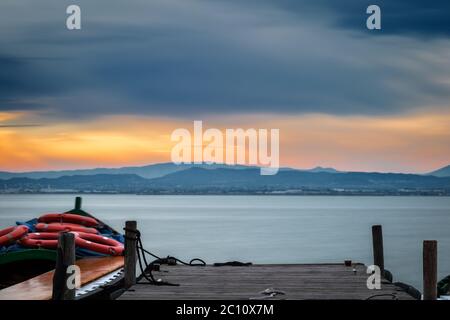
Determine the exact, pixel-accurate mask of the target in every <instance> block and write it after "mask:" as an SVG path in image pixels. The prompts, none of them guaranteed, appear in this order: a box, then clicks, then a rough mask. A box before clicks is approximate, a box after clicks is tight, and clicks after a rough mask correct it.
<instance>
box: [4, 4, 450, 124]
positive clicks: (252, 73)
mask: <svg viewBox="0 0 450 320" xmlns="http://www.w3.org/2000/svg"><path fill="white" fill-rule="evenodd" d="M394 2H395V5H394V4H393V3H394ZM30 3H32V2H30V1H20V0H17V1H15V2H7V4H3V3H2V4H0V39H1V40H0V43H2V45H1V46H0V110H20V109H22V110H24V109H34V110H41V111H42V112H46V113H47V114H52V113H53V114H55V115H59V116H62V117H70V118H73V117H84V116H92V115H99V114H113V113H114V114H123V113H134V114H158V115H169V116H181V117H192V116H194V115H196V116H197V115H206V114H210V113H236V112H286V113H302V112H324V113H333V114H386V113H398V112H404V111H409V110H411V109H413V108H420V107H423V106H428V105H431V106H441V105H446V104H447V101H448V99H449V98H450V90H449V81H448V75H449V74H450V73H449V71H450V64H449V62H448V58H449V47H450V45H449V41H448V39H447V38H446V36H447V35H448V34H447V32H448V22H447V21H449V19H443V16H442V15H443V14H445V13H443V12H441V11H439V10H437V9H438V8H439V9H441V10H442V11H446V12H449V10H446V8H447V9H448V7H449V5H448V4H447V3H446V2H443V1H439V0H438V1H436V2H433V7H434V9H433V7H432V8H431V9H430V7H429V8H428V9H427V10H421V9H423V8H421V5H420V4H419V2H418V1H408V2H406V1H403V0H401V1H386V3H384V2H378V3H377V4H379V5H380V6H381V7H382V15H383V16H382V19H383V20H382V21H383V22H382V23H383V25H382V26H383V31H382V34H385V35H391V36H392V35H395V36H394V37H390V36H388V37H378V36H374V35H375V34H376V33H375V34H374V33H368V32H367V31H366V30H365V18H366V14H365V8H366V7H367V5H368V4H371V3H366V2H365V1H356V0H352V1H331V0H330V1H325V0H319V1H308V2H305V1H300V0H299V1H293V0H292V1H289V0H276V1H275V0H273V1H269V0H258V1H256V0H248V1H237V0H236V1H235V0H229V1H219V0H207V1H206V0H184V1H174V0H164V1H163V0H153V1H148V2H147V1H139V0H132V1H129V2H127V4H126V5H124V3H123V2H122V1H115V0H111V1H96V2H92V1H79V2H78V3H79V5H80V6H81V8H82V14H83V21H82V30H81V31H68V30H66V29H65V28H64V26H65V25H64V18H65V14H64V13H65V6H66V5H68V4H69V3H64V2H61V3H58V5H55V4H54V3H53V2H52V1H49V0H43V1H42V3H41V6H38V7H37V8H36V10H35V11H33V16H26V18H24V17H23V15H26V14H25V13H24V11H23V8H24V6H25V4H28V5H30ZM421 3H422V2H421ZM394 16H395V17H396V18H395V19H394ZM20 17H22V19H18V18H20ZM432 17H433V18H432ZM439 17H441V18H442V19H438V18H439ZM412 20H414V21H416V22H421V23H422V24H420V23H419V24H417V23H415V24H411V21H412ZM426 21H428V22H429V23H428V24H426V23H424V22H426ZM433 21H434V22H433ZM406 22H408V23H406ZM404 23H406V24H405V26H403V25H404ZM438 24H440V27H439V28H438ZM406 25H407V26H406ZM446 25H447V26H446ZM434 28H435V29H439V30H440V31H439V32H438V31H436V32H434V31H433V30H434ZM6 29H8V30H13V31H10V32H8V33H6V32H5V31H3V32H2V31H1V30H6ZM445 30H447V31H445ZM416 35H419V38H416ZM426 35H429V36H428V37H430V38H433V39H434V40H433V41H429V42H426V43H424V42H423V41H422V39H421V37H422V36H426Z"/></svg>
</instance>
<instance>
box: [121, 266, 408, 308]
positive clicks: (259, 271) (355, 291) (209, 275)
mask: <svg viewBox="0 0 450 320" xmlns="http://www.w3.org/2000/svg"><path fill="white" fill-rule="evenodd" d="M353 268H355V269H356V272H354V271H353ZM153 275H154V277H155V278H156V279H158V278H161V279H162V280H164V281H168V282H171V283H177V284H179V285H180V286H154V285H149V284H137V285H134V286H133V287H132V288H131V289H130V290H128V291H126V292H125V293H124V294H123V295H122V296H121V297H120V298H119V299H122V300H130V299H133V300H134V299H152V300H164V299H171V300H177V299H180V300H182V299H186V300H189V299H214V300H220V299H223V300H228V299H239V300H241V299H242V300H248V299H299V300H300V299H358V300H361V299H367V298H368V297H370V296H373V295H380V294H386V296H380V297H376V298H377V299H388V300H390V299H393V297H392V296H391V295H392V294H393V295H395V296H396V297H397V299H399V300H411V299H413V298H412V297H411V296H410V295H408V294H407V293H405V292H404V291H402V290H400V288H397V287H396V286H395V285H393V284H391V283H389V282H387V281H382V284H381V289H380V290H369V289H368V288H367V285H366V281H367V277H368V276H369V275H368V274H366V267H365V266H364V265H362V264H356V265H354V266H353V267H346V266H344V264H288V265H253V266H248V267H233V266H223V267H214V266H206V267H190V266H182V265H177V266H165V265H164V266H161V271H158V272H153ZM269 288H271V289H274V290H277V291H281V292H283V293H284V294H277V295H275V296H273V297H270V296H268V295H265V294H263V293H262V292H263V291H264V290H266V289H269Z"/></svg>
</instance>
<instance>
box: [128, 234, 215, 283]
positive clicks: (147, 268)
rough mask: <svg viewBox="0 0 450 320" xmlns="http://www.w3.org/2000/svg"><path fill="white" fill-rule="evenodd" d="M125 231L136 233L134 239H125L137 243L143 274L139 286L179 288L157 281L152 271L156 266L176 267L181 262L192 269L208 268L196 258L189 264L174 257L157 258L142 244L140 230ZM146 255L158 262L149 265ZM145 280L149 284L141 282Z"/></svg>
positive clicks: (139, 278) (138, 281)
mask: <svg viewBox="0 0 450 320" xmlns="http://www.w3.org/2000/svg"><path fill="white" fill-rule="evenodd" d="M124 230H125V231H128V232H131V233H134V234H135V235H136V236H135V237H134V238H131V239H130V238H129V237H125V238H126V239H129V240H134V241H136V251H137V258H138V264H139V269H140V271H141V274H140V275H139V276H138V277H137V283H139V284H152V285H157V286H162V285H166V286H179V284H177V283H171V282H167V281H163V280H162V279H158V280H157V279H155V277H154V276H153V274H152V270H153V268H154V265H155V264H167V265H175V264H177V262H179V263H181V264H183V265H186V266H192V267H196V266H206V262H205V261H203V260H202V259H200V258H194V259H192V260H191V261H189V262H185V261H183V260H180V259H178V258H175V257H172V256H167V257H166V258H161V257H159V256H157V255H156V254H154V253H152V252H150V251H148V250H146V249H145V248H144V245H143V244H142V239H141V232H140V231H139V230H131V229H127V228H124ZM146 255H150V256H152V257H153V258H155V259H156V260H153V261H152V262H150V263H148V261H147V256H146ZM143 278H144V279H145V280H147V282H141V280H142V279H143Z"/></svg>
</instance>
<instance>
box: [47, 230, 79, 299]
mask: <svg viewBox="0 0 450 320" xmlns="http://www.w3.org/2000/svg"><path fill="white" fill-rule="evenodd" d="M72 265H75V235H74V234H73V233H70V232H64V233H61V234H60V235H59V239H58V249H57V253H56V267H55V273H54V275H53V292H52V299H53V300H74V299H75V291H76V288H75V286H74V287H73V288H69V286H68V281H67V280H68V278H69V276H70V275H69V274H68V273H67V268H68V267H69V266H72Z"/></svg>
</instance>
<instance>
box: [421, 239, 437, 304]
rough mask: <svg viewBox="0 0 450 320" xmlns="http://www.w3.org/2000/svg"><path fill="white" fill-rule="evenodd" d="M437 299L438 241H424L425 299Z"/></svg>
mask: <svg viewBox="0 0 450 320" xmlns="http://www.w3.org/2000/svg"><path fill="white" fill-rule="evenodd" d="M436 299H437V241H435V240H425V241H424V242H423V300H436Z"/></svg>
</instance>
